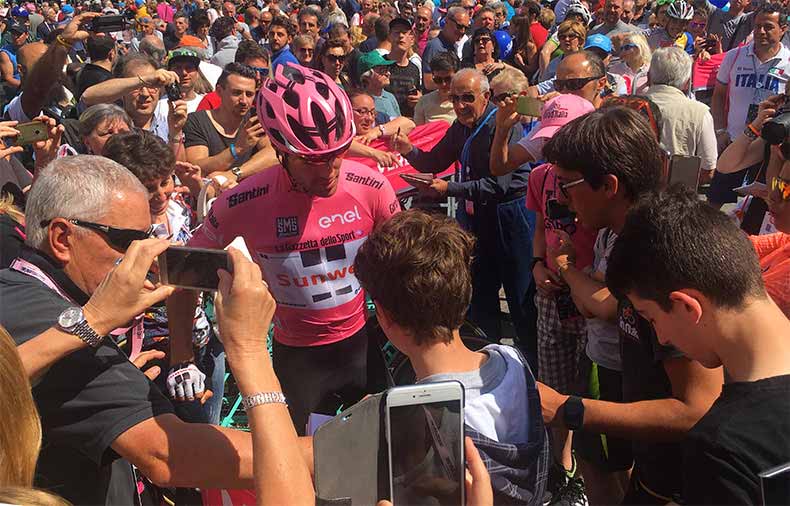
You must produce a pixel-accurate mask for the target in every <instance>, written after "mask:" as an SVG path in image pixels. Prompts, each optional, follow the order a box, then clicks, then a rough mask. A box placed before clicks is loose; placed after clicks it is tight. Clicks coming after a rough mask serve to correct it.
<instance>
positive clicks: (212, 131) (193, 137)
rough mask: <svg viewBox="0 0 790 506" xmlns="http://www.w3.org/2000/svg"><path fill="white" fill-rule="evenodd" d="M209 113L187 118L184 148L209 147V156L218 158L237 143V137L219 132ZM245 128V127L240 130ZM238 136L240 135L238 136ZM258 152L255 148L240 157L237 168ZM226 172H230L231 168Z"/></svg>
mask: <svg viewBox="0 0 790 506" xmlns="http://www.w3.org/2000/svg"><path fill="white" fill-rule="evenodd" d="M208 113H209V111H197V112H192V113H190V114H189V116H188V117H187V122H186V125H184V147H185V148H189V147H192V146H207V147H208V155H209V156H216V155H218V154H219V153H222V152H223V151H225V150H226V149H228V148H229V147H230V145H231V143H233V142H236V138H235V137H225V136H224V135H222V134H220V133H219V132H218V131H217V128H216V127H215V126H214V123H212V122H211V118H209V116H208ZM241 128H244V125H243V124H242V126H241V127H240V128H239V130H241ZM237 136H238V134H237ZM256 151H258V150H257V148H253V149H252V150H251V151H249V152H248V153H246V154H245V155H242V156H239V159H238V160H237V161H235V162H234V165H233V166H235V167H238V166H239V165H241V164H243V163H244V162H246V161H247V160H249V159H250V157H252V155H253V154H254V153H255V152H256ZM225 170H230V167H228V168H226V169H225Z"/></svg>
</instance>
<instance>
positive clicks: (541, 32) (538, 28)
mask: <svg viewBox="0 0 790 506" xmlns="http://www.w3.org/2000/svg"><path fill="white" fill-rule="evenodd" d="M529 33H530V34H532V41H533V42H535V45H536V46H538V51H540V49H541V48H542V47H543V44H545V43H546V39H548V38H549V31H548V30H546V29H545V28H543V25H541V24H540V23H538V22H537V21H536V22H534V23H532V24H531V25H529Z"/></svg>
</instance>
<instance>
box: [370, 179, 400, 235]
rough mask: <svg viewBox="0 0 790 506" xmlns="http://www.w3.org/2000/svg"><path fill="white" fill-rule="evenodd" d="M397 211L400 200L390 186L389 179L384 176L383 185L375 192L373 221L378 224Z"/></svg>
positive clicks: (398, 210)
mask: <svg viewBox="0 0 790 506" xmlns="http://www.w3.org/2000/svg"><path fill="white" fill-rule="evenodd" d="M382 177H383V176H382ZM398 212H400V201H399V200H398V197H397V196H395V190H394V189H393V188H392V185H391V184H390V182H389V180H387V179H386V178H384V186H382V187H381V190H379V191H378V192H377V194H376V200H375V202H374V205H373V221H374V222H375V223H376V226H378V225H379V224H381V223H384V222H385V221H387V220H388V219H390V218H392V216H393V215H395V213H398Z"/></svg>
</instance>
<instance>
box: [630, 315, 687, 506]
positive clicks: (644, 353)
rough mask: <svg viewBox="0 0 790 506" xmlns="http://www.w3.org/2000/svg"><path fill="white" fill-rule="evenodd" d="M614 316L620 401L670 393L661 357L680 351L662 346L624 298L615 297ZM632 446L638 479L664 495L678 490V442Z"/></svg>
mask: <svg viewBox="0 0 790 506" xmlns="http://www.w3.org/2000/svg"><path fill="white" fill-rule="evenodd" d="M617 318H618V329H619V333H620V354H621V356H622V362H623V402H638V401H646V400H654V399H667V398H670V397H672V384H671V383H670V381H669V377H668V376H667V373H666V370H665V369H664V364H663V361H664V360H665V359H668V358H673V357H682V356H683V355H682V353H680V352H679V351H678V350H676V349H675V348H672V347H668V346H662V345H661V344H660V343H659V342H658V337H657V336H656V333H655V331H654V330H653V326H652V325H650V322H648V321H647V320H645V319H644V318H642V317H641V316H640V315H639V313H637V312H636V310H635V309H634V307H633V306H632V305H631V303H630V302H629V301H628V300H624V301H623V300H621V301H619V303H618V305H617ZM633 449H634V460H635V461H636V467H637V468H638V470H639V479H640V480H641V481H642V483H644V484H645V485H646V486H647V487H648V488H650V489H651V490H654V491H655V492H657V493H659V494H661V495H663V496H665V497H672V496H673V495H675V494H677V493H679V492H680V490H681V484H682V476H681V473H680V464H681V457H682V450H681V445H680V443H653V442H646V441H634V442H633Z"/></svg>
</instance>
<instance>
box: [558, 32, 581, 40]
mask: <svg viewBox="0 0 790 506" xmlns="http://www.w3.org/2000/svg"><path fill="white" fill-rule="evenodd" d="M557 38H558V39H560V40H562V39H571V40H573V39H579V38H581V37H579V36H578V35H576V34H575V33H561V34H559V35H557Z"/></svg>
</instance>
